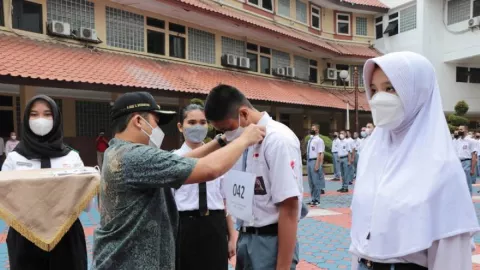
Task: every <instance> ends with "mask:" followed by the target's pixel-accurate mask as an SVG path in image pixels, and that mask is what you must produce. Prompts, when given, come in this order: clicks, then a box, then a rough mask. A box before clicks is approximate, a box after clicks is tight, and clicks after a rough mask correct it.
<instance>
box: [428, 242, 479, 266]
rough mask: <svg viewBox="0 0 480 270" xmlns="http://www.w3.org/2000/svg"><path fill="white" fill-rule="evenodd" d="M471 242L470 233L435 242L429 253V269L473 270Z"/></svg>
mask: <svg viewBox="0 0 480 270" xmlns="http://www.w3.org/2000/svg"><path fill="white" fill-rule="evenodd" d="M471 241H472V240H471V237H470V233H464V234H460V235H455V236H452V237H448V238H444V239H440V240H438V241H435V242H433V244H432V246H431V247H430V248H429V249H428V251H427V256H428V269H429V270H470V269H472V246H471Z"/></svg>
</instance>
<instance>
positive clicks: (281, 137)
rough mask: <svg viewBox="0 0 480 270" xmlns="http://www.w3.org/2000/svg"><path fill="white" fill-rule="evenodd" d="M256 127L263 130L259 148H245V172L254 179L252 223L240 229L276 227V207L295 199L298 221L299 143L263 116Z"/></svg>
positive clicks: (284, 128) (300, 196) (300, 173)
mask: <svg viewBox="0 0 480 270" xmlns="http://www.w3.org/2000/svg"><path fill="white" fill-rule="evenodd" d="M258 125H260V126H265V127H266V133H267V134H266V135H265V138H264V139H263V141H262V143H261V144H257V145H253V146H250V147H249V148H248V155H247V167H246V172H249V173H253V174H255V175H256V176H257V178H256V180H255V194H254V199H253V215H254V220H253V222H252V223H250V224H246V223H245V224H244V226H253V227H263V226H267V225H271V224H275V223H278V216H279V210H278V206H277V204H278V203H281V202H283V201H284V200H286V199H288V198H291V197H297V198H298V220H300V214H301V207H302V197H303V184H302V180H303V172H302V154H301V150H300V141H299V140H298V138H297V136H296V135H295V133H293V132H292V131H291V130H290V129H289V128H288V127H287V126H285V125H284V124H282V123H280V122H277V121H275V120H273V119H272V118H271V117H270V116H269V115H268V114H267V113H266V112H264V113H263V116H262V118H261V119H260V121H259V122H258Z"/></svg>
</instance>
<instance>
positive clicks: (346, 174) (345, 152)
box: [337, 130, 351, 193]
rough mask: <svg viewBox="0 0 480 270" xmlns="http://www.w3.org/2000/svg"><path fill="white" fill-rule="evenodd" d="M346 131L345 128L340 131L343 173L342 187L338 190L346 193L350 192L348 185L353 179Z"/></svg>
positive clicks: (339, 155)
mask: <svg viewBox="0 0 480 270" xmlns="http://www.w3.org/2000/svg"><path fill="white" fill-rule="evenodd" d="M345 134H346V132H345V131H344V130H342V131H340V136H339V138H340V139H339V140H338V149H337V150H338V161H339V163H340V164H339V165H340V171H341V174H342V188H340V189H339V190H337V191H338V192H342V193H346V192H348V185H349V183H350V181H351V179H350V164H349V163H350V142H349V141H348V140H347V139H346V138H345Z"/></svg>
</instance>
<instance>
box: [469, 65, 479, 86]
mask: <svg viewBox="0 0 480 270" xmlns="http://www.w3.org/2000/svg"><path fill="white" fill-rule="evenodd" d="M469 75H470V83H480V68H470V73H469Z"/></svg>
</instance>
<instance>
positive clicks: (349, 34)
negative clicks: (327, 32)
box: [335, 12, 352, 36]
mask: <svg viewBox="0 0 480 270" xmlns="http://www.w3.org/2000/svg"><path fill="white" fill-rule="evenodd" d="M339 16H348V34H345V33H340V32H339V31H338V24H339V23H340V22H341V23H346V22H347V21H345V20H339V19H338V17H339ZM335 34H337V35H342V36H352V14H350V13H343V12H337V13H336V14H335Z"/></svg>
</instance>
